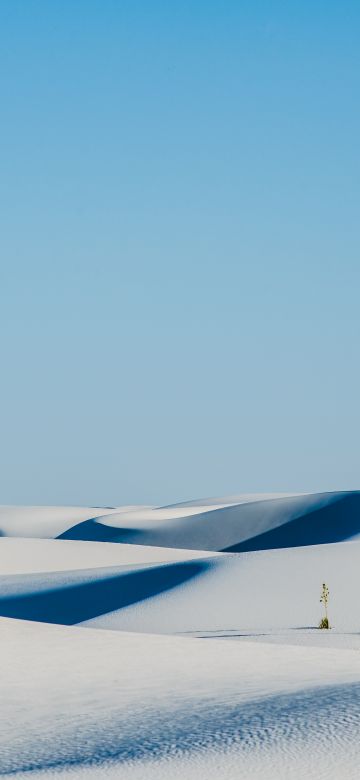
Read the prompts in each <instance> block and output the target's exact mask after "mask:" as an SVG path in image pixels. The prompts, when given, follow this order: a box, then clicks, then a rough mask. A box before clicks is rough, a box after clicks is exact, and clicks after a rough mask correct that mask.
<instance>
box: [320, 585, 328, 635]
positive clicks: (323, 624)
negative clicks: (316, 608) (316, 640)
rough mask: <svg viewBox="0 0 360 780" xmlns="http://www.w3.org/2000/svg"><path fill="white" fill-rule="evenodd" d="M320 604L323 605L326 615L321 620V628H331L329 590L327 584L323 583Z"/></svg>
mask: <svg viewBox="0 0 360 780" xmlns="http://www.w3.org/2000/svg"><path fill="white" fill-rule="evenodd" d="M320 603H321V604H323V606H324V610H325V615H324V617H323V618H321V620H320V623H319V628H330V623H329V616H328V604H329V588H328V586H327V585H326V583H325V582H323V586H322V591H321V596H320Z"/></svg>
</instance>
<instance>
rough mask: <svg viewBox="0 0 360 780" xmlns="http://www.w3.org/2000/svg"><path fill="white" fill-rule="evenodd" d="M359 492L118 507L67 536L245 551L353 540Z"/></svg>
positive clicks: (359, 517) (358, 528)
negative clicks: (119, 509)
mask: <svg viewBox="0 0 360 780" xmlns="http://www.w3.org/2000/svg"><path fill="white" fill-rule="evenodd" d="M359 535H360V492H358V491H352V492H342V493H340V492H336V493H317V494H307V495H301V494H297V495H283V496H279V494H275V495H270V496H269V495H268V494H266V495H265V496H262V495H244V496H237V497H225V498H221V499H211V500H209V501H208V502H206V500H202V501H200V502H189V503H188V504H178V505H176V506H172V507H158V508H145V509H135V510H132V511H126V510H125V511H121V512H119V511H114V512H111V513H109V514H107V515H106V516H104V517H101V516H98V517H97V518H95V519H94V520H88V521H85V522H83V523H80V524H78V525H76V526H75V527H72V528H69V529H68V530H67V531H66V532H64V534H63V535H62V536H63V538H68V539H88V540H97V541H119V542H129V543H135V544H146V545H156V546H160V547H182V548H189V549H193V550H218V551H229V552H247V551H251V550H267V549H274V548H278V547H297V546H301V545H303V546H305V545H310V544H325V543H330V542H338V541H344V540H346V539H353V538H356V537H357V536H359Z"/></svg>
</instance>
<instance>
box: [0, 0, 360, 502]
mask: <svg viewBox="0 0 360 780" xmlns="http://www.w3.org/2000/svg"><path fill="white" fill-rule="evenodd" d="M359 37H360V7H359V3H358V2H356V1H355V0H354V2H348V1H347V0H344V1H343V2H341V3H340V2H332V0H327V2H324V1H323V0H319V2H316V3H314V2H311V1H310V0H302V1H301V2H300V0H299V1H298V2H296V1H295V2H288V3H287V2H284V1H283V2H280V1H277V0H266V1H265V0H264V1H263V2H257V0H247V1H246V2H241V0H206V2H205V0H203V1H202V0H192V2H189V1H187V0H182V1H181V2H180V1H179V0H172V1H171V2H169V0H142V1H139V0H51V2H49V0H22V1H21V2H19V0H2V2H1V3H0V95H1V125H0V127H1V129H0V133H1V151H0V156H1V170H0V195H1V210H0V221H1V225H0V241H1V278H0V326H1V327H0V346H1V363H0V366H1V371H0V396H1V415H0V420H1V426H0V503H40V504H41V503H65V504H66V503H75V504H96V505H101V504H106V505H113V504H121V503H143V502H144V503H169V502H172V501H176V500H182V499H186V498H191V497H193V498H195V497H200V496H206V495H221V494H225V493H237V492H243V491H245V492H252V491H281V490H284V491H297V490H300V491H303V490H335V489H347V488H360V475H359V464H360V458H359V454H360V453H359V449H360V448H359V441H360V438H359V433H360V412H359V404H360V365H359V336H360V327H359V325H360V314H359V302H360V296H359V292H360V284H359V283H360V258H359V244H360V242H359V216H360V214H359V211H360V184H359V182H360V171H359V168H360V165H359V160H360V152H359V149H360V143H359V138H360V107H359V106H360V102H359V94H360V49H359Z"/></svg>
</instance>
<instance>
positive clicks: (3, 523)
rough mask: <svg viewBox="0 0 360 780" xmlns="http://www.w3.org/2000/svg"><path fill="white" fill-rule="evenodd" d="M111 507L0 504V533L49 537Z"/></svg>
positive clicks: (106, 512) (105, 511)
mask: <svg viewBox="0 0 360 780" xmlns="http://www.w3.org/2000/svg"><path fill="white" fill-rule="evenodd" d="M114 511H116V510H115V509H105V508H101V509H99V508H98V509H96V508H90V507H78V506H0V536H20V537H35V538H36V537H37V538H42V539H48V538H52V537H54V536H59V535H60V534H62V533H64V532H65V531H67V530H68V529H69V528H72V527H73V526H74V525H76V524H77V523H82V522H83V521H84V520H89V519H91V518H93V517H97V516H98V515H102V516H105V515H107V514H110V513H111V512H114Z"/></svg>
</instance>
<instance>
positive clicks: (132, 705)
mask: <svg viewBox="0 0 360 780" xmlns="http://www.w3.org/2000/svg"><path fill="white" fill-rule="evenodd" d="M0 632H1V638H2V639H1V642H2V664H1V668H0V677H1V690H2V728H1V735H0V773H1V775H2V776H4V777H7V776H9V777H10V776H14V774H15V776H17V777H27V776H30V777H40V776H43V774H45V776H53V774H55V775H56V774H60V775H61V774H62V775H63V774H65V775H66V774H67V773H68V772H70V776H74V775H75V776H79V777H83V776H89V777H98V778H101V777H107V776H110V777H121V778H126V779H127V778H148V777H150V778H151V777H159V778H160V779H161V780H162V779H163V778H166V777H169V776H172V775H174V776H175V777H183V778H185V777H186V778H188V777H190V778H195V777H203V778H205V777H206V778H221V779H223V778H235V777H236V778H238V777H240V778H255V777H267V778H274V780H275V778H278V777H280V778H284V780H285V778H295V777H297V778H299V777H302V776H304V777H307V778H314V780H315V778H316V780H318V778H321V777H330V778H335V777H336V774H334V771H333V770H334V766H335V767H337V769H338V768H339V758H340V759H342V766H343V767H344V766H346V767H347V772H348V773H347V774H346V775H343V776H344V777H346V778H348V779H350V778H355V777H356V776H357V775H356V772H357V771H358V763H359V760H360V739H359V737H360V707H359V704H360V658H359V654H358V652H355V651H351V650H349V651H339V650H319V649H314V648H295V647H292V648H289V647H286V648H284V647H276V646H272V647H269V646H268V645H255V644H251V643H248V644H238V643H236V642H229V643H226V642H220V641H212V642H205V641H203V640H202V641H201V640H186V639H182V638H177V637H173V638H171V637H164V636H161V637H160V636H159V637H155V636H150V635H143V634H126V633H121V634H117V633H115V634H114V633H113V632H103V631H90V630H88V631H83V630H80V629H76V628H63V627H58V626H45V625H39V624H35V623H32V624H31V623H26V622H20V621H7V620H1V621H0ZM14 659H16V661H15V662H14ZM30 702H31V703H33V706H32V707H30V706H29V703H30ZM314 734H315V735H316V739H315V741H314ZM344 762H345V763H344ZM299 768H300V771H303V769H304V768H305V769H306V770H308V771H307V773H306V774H304V775H302V774H299ZM325 772H326V774H325Z"/></svg>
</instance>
